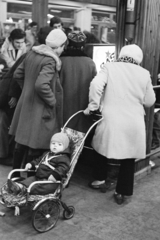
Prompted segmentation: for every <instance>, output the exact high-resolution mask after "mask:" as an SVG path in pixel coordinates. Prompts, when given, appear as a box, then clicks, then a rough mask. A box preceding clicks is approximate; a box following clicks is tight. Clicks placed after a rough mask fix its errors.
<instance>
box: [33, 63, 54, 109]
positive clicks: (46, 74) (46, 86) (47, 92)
mask: <svg viewBox="0 0 160 240" xmlns="http://www.w3.org/2000/svg"><path fill="white" fill-rule="evenodd" d="M54 74H56V72H55V62H54V61H48V62H46V64H45V65H44V66H43V67H42V70H41V72H40V73H39V75H38V78H37V80H36V83H35V90H36V92H37V94H38V95H39V96H40V98H41V99H42V100H43V101H44V102H45V103H46V104H48V105H49V106H50V107H53V106H54V105H55V104H56V98H55V94H54V93H53V91H52V89H51V81H52V80H53V77H54ZM53 84H54V83H53Z"/></svg>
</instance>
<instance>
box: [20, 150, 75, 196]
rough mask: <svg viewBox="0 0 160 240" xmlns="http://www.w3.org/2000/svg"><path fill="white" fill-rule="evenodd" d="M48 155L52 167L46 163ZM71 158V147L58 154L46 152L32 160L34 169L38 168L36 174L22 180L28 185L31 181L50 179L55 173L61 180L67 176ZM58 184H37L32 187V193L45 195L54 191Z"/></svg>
mask: <svg viewBox="0 0 160 240" xmlns="http://www.w3.org/2000/svg"><path fill="white" fill-rule="evenodd" d="M48 157H49V158H50V160H49V161H48V163H49V165H50V167H49V166H47V165H46V164H45V160H46V158H48ZM70 160H71V159H70V149H69V148H67V149H65V151H63V152H61V153H58V154H54V153H51V152H47V153H44V154H43V155H42V156H41V157H39V158H37V159H35V160H33V161H32V162H31V164H32V169H37V170H36V175H35V176H32V177H28V178H26V179H25V180H23V181H21V183H22V184H23V185H25V186H26V187H28V186H29V185H30V184H31V183H33V182H35V181H45V180H48V178H49V176H50V175H53V176H54V178H55V179H56V180H57V181H58V180H60V181H61V180H62V179H63V178H64V177H66V173H67V172H68V171H69V168H70ZM52 167H54V168H55V169H54V170H53V169H52ZM57 186H58V184H56V183H44V184H36V185H34V186H33V188H32V189H31V194H33V195H37V194H38V195H44V194H49V193H54V191H55V189H56V188H57Z"/></svg>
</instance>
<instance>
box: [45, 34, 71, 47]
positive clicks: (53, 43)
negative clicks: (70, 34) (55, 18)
mask: <svg viewBox="0 0 160 240" xmlns="http://www.w3.org/2000/svg"><path fill="white" fill-rule="evenodd" d="M66 40H67V36H66V34H65V33H64V32H63V31H62V30H61V29H53V30H52V31H51V32H50V33H49V34H48V36H47V38H46V45H47V46H49V47H53V48H57V47H60V46H61V45H62V44H63V43H65V42H66Z"/></svg>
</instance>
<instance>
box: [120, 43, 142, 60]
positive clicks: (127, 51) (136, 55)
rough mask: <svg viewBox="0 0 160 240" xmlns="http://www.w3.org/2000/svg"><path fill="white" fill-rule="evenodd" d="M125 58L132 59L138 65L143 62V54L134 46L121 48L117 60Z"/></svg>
mask: <svg viewBox="0 0 160 240" xmlns="http://www.w3.org/2000/svg"><path fill="white" fill-rule="evenodd" d="M125 56H127V57H131V58H133V59H134V60H135V61H136V62H138V63H141V62H142V60H143V52H142V50H141V48H140V47H138V46H137V45H135V44H131V45H126V46H124V47H122V49H121V51H120V53H119V58H121V57H125Z"/></svg>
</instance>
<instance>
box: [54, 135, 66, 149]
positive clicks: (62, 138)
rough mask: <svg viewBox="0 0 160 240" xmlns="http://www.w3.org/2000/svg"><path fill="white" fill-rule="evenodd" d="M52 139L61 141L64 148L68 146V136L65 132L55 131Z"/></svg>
mask: <svg viewBox="0 0 160 240" xmlns="http://www.w3.org/2000/svg"><path fill="white" fill-rule="evenodd" d="M51 140H52V141H55V142H59V143H62V144H63V146H64V149H66V148H68V146H69V138H68V136H67V134H66V133H62V132H60V133H56V134H54V135H53V136H52V138H51Z"/></svg>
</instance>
